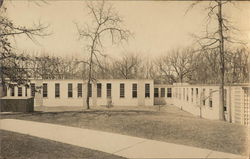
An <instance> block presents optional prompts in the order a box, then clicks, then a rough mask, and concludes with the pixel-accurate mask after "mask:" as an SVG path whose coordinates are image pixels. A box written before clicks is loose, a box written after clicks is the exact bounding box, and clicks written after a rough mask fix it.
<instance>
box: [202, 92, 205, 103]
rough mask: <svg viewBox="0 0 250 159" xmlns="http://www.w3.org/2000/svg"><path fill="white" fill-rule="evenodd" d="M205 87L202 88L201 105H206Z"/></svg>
mask: <svg viewBox="0 0 250 159" xmlns="http://www.w3.org/2000/svg"><path fill="white" fill-rule="evenodd" d="M205 94H206V89H203V90H202V103H203V105H206V99H205Z"/></svg>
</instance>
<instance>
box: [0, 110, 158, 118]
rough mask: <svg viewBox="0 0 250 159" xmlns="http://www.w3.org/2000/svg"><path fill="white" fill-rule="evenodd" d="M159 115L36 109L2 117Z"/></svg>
mask: <svg viewBox="0 0 250 159" xmlns="http://www.w3.org/2000/svg"><path fill="white" fill-rule="evenodd" d="M82 114H83V115H84V114H86V115H108V116H111V115H112V116H115V115H139V114H140V115H157V114H159V112H154V111H149V110H112V109H110V110H94V109H90V110H83V111H54V112H46V111H34V112H25V113H23V112H9V113H4V114H1V118H8V117H12V116H13V117H15V116H16V117H27V116H43V115H45V116H57V115H72V116H76V115H82Z"/></svg>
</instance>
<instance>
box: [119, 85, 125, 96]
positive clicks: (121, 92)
mask: <svg viewBox="0 0 250 159" xmlns="http://www.w3.org/2000/svg"><path fill="white" fill-rule="evenodd" d="M120 98H125V83H120Z"/></svg>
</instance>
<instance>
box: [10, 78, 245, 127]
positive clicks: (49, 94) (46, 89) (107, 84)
mask: <svg viewBox="0 0 250 159" xmlns="http://www.w3.org/2000/svg"><path fill="white" fill-rule="evenodd" d="M35 90H36V92H35ZM89 93H90V106H106V105H108V103H109V101H110V99H111V101H112V105H113V106H153V105H154V104H162V103H163V102H162V100H164V101H165V103H166V104H172V105H174V106H177V107H179V108H180V109H182V110H184V111H187V112H190V113H192V114H194V115H196V116H199V117H202V118H206V119H212V120H219V85H190V84H188V83H176V84H174V85H165V84H154V82H153V80H136V79H111V80H98V81H96V82H94V83H92V84H91V91H90V92H89ZM7 96H14V97H24V96H26V97H29V96H33V97H34V103H35V106H48V107H55V106H86V98H87V81H83V80H31V86H30V87H29V88H26V87H24V86H23V87H8V89H7ZM224 100H225V106H224V111H225V118H226V119H227V121H229V122H233V123H239V124H243V125H249V116H250V115H249V114H250V109H249V103H250V86H249V84H234V85H230V86H228V85H227V86H225V99H224Z"/></svg>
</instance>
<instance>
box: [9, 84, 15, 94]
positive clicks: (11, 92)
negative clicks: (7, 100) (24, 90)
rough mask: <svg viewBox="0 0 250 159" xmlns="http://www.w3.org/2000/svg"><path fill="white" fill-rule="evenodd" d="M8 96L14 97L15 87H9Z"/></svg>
mask: <svg viewBox="0 0 250 159" xmlns="http://www.w3.org/2000/svg"><path fill="white" fill-rule="evenodd" d="M10 96H15V87H14V85H10Z"/></svg>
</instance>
